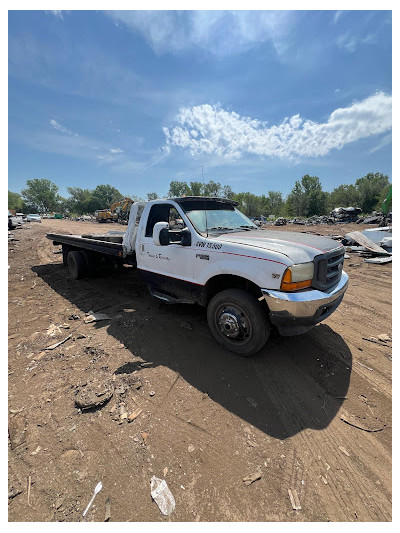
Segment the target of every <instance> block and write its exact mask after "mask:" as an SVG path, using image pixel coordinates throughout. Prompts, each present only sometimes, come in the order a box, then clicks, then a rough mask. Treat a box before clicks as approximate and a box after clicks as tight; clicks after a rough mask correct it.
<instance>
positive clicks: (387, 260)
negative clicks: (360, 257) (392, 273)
mask: <svg viewBox="0 0 400 533" xmlns="http://www.w3.org/2000/svg"><path fill="white" fill-rule="evenodd" d="M391 262H392V256H390V257H371V258H369V259H364V263H374V264H376V265H381V264H384V263H391Z"/></svg>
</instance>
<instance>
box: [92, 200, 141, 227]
mask: <svg viewBox="0 0 400 533" xmlns="http://www.w3.org/2000/svg"><path fill="white" fill-rule="evenodd" d="M132 204H133V200H131V199H130V198H124V199H123V200H120V201H119V202H114V203H113V204H112V206H111V207H110V208H109V209H99V210H97V211H96V212H95V215H96V220H97V222H120V223H121V224H124V223H126V221H127V220H128V211H127V207H128V206H129V205H132Z"/></svg>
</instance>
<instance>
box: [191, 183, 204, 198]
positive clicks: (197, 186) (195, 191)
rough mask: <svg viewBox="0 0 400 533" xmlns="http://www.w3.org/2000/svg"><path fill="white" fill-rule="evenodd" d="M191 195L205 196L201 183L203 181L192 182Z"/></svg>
mask: <svg viewBox="0 0 400 533" xmlns="http://www.w3.org/2000/svg"><path fill="white" fill-rule="evenodd" d="M190 195H191V196H203V184H202V183H201V181H191V182H190Z"/></svg>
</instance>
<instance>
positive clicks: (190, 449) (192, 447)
mask: <svg viewBox="0 0 400 533" xmlns="http://www.w3.org/2000/svg"><path fill="white" fill-rule="evenodd" d="M194 450H195V447H194V446H193V444H189V446H188V452H189V453H192V452H194Z"/></svg>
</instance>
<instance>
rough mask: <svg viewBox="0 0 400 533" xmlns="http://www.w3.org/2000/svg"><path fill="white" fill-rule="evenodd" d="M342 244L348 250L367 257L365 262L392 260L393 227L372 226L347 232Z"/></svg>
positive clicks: (388, 261)
mask: <svg viewBox="0 0 400 533" xmlns="http://www.w3.org/2000/svg"><path fill="white" fill-rule="evenodd" d="M342 244H343V245H344V246H346V251H347V252H351V253H355V254H358V255H360V256H361V257H365V258H366V259H365V263H378V264H381V263H391V262H392V227H391V226H387V227H383V228H371V229H366V230H364V231H352V232H351V233H347V235H345V237H344V239H342Z"/></svg>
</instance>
